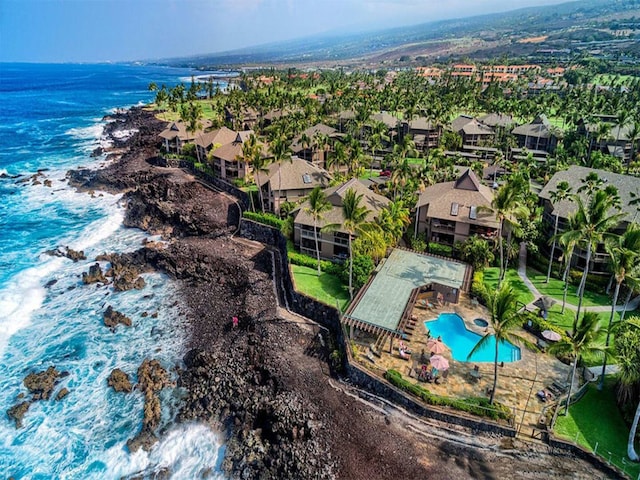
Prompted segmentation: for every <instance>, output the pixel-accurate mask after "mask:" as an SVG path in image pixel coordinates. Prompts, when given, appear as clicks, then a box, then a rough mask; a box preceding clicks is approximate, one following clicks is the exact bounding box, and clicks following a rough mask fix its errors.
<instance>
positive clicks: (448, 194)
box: [417, 169, 498, 228]
mask: <svg viewBox="0 0 640 480" xmlns="http://www.w3.org/2000/svg"><path fill="white" fill-rule="evenodd" d="M492 200H493V190H491V189H490V188H489V187H487V186H486V185H482V184H481V183H480V182H478V178H477V177H476V175H475V174H474V173H473V172H472V171H471V170H470V169H467V170H466V171H465V172H464V173H462V175H461V176H460V177H459V178H458V179H457V180H456V181H455V182H444V183H436V184H435V185H432V186H430V187H428V188H427V189H425V191H424V192H422V194H420V197H419V199H418V204H417V206H418V207H425V206H428V210H427V215H428V216H429V217H430V218H438V219H440V220H450V221H454V222H461V221H464V222H465V223H470V224H473V225H483V226H486V227H491V228H498V222H497V221H496V218H495V215H493V214H492V213H491V212H489V211H486V210H483V209H480V210H477V212H476V217H477V218H476V219H471V218H469V213H470V211H471V207H487V208H488V207H491V201H492ZM454 203H457V204H458V210H457V215H451V210H452V209H451V205H452V204H454Z"/></svg>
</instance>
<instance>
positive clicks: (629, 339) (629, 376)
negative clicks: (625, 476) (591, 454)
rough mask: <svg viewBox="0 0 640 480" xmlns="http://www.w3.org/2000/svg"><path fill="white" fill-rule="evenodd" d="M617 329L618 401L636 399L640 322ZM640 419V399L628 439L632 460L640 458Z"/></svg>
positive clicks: (638, 379)
mask: <svg viewBox="0 0 640 480" xmlns="http://www.w3.org/2000/svg"><path fill="white" fill-rule="evenodd" d="M618 325H622V328H619V329H617V330H616V339H615V354H616V359H617V363H618V367H619V369H620V372H619V376H618V380H619V383H618V403H621V402H622V403H626V402H633V401H634V398H635V397H634V394H635V392H636V388H637V386H638V384H640V348H638V344H637V342H638V341H637V338H638V337H637V330H636V329H638V328H640V324H639V323H637V321H635V322H634V321H630V322H627V323H625V324H618ZM639 421H640V401H638V406H637V407H636V413H635V415H634V417H633V422H632V423H631V429H630V430H629V438H628V441H627V456H628V457H629V459H630V460H632V461H634V462H637V461H638V460H640V458H639V457H638V454H637V453H636V450H635V447H634V443H635V438H636V432H637V430H638V422H639Z"/></svg>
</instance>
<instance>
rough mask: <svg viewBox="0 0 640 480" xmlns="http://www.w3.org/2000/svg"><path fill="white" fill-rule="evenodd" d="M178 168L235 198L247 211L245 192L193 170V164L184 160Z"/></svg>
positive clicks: (247, 195) (247, 196)
mask: <svg viewBox="0 0 640 480" xmlns="http://www.w3.org/2000/svg"><path fill="white" fill-rule="evenodd" d="M167 162H171V161H170V160H169V161H167ZM178 166H179V167H180V168H185V169H187V170H189V171H190V172H191V173H193V174H194V175H195V176H197V177H200V178H202V179H203V180H205V181H206V182H207V183H210V184H211V185H213V186H214V187H216V188H218V189H220V190H222V191H223V192H226V193H228V194H230V195H233V196H234V197H236V199H237V200H238V202H239V203H240V205H241V206H242V209H243V210H247V209H248V208H249V206H250V202H251V200H250V199H249V194H248V193H247V192H244V191H242V190H240V189H239V188H237V187H236V186H235V185H233V184H231V183H229V182H226V181H224V180H222V179H221V178H218V177H214V176H213V175H209V174H208V173H206V172H203V171H202V170H198V169H197V168H195V166H194V165H193V163H191V162H188V161H186V160H179V162H178Z"/></svg>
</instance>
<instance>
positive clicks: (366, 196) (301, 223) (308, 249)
mask: <svg viewBox="0 0 640 480" xmlns="http://www.w3.org/2000/svg"><path fill="white" fill-rule="evenodd" d="M349 190H354V191H355V193H356V194H358V195H360V194H361V195H362V201H361V203H360V204H361V205H363V206H365V207H366V208H367V210H369V213H368V214H367V221H370V222H372V221H374V220H375V218H376V217H377V216H378V215H379V213H380V210H382V209H383V208H384V207H386V206H387V205H388V204H389V199H387V198H386V197H383V196H382V195H378V194H377V193H374V192H372V191H371V190H369V189H368V188H367V187H366V186H364V184H363V183H362V182H360V181H359V180H358V179H357V178H352V179H351V180H349V181H348V182H346V183H343V184H342V185H339V186H337V187H331V188H328V189H326V190H325V191H324V193H325V195H326V197H327V199H328V200H329V202H331V205H332V208H331V210H329V211H327V212H325V213H324V214H323V215H322V219H321V220H319V221H318V224H317V231H316V233H317V235H318V242H319V248H320V256H321V257H322V258H325V259H331V260H333V259H340V260H344V259H345V258H347V256H348V255H349V246H348V245H349V240H348V239H349V236H348V233H347V232H346V231H344V230H342V229H340V228H338V229H337V230H336V231H332V232H323V231H322V230H321V229H322V227H324V226H325V225H340V224H342V222H343V220H344V218H343V216H342V204H343V200H344V196H345V194H346V193H347V191H349ZM308 206H309V204H308V202H304V203H303V204H302V205H300V207H299V209H298V210H297V212H296V214H295V217H294V221H293V232H294V243H295V245H296V246H297V247H298V248H299V249H300V251H301V252H302V253H306V254H308V255H312V256H315V254H316V245H315V234H314V230H313V229H314V221H313V217H312V216H311V215H310V214H309V213H307V212H306V211H305V209H306V208H308Z"/></svg>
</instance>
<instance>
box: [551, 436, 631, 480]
mask: <svg viewBox="0 0 640 480" xmlns="http://www.w3.org/2000/svg"><path fill="white" fill-rule="evenodd" d="M547 443H548V444H549V446H550V447H551V448H557V449H560V450H565V451H569V452H571V453H572V454H573V455H575V456H576V457H578V458H581V459H582V460H586V461H587V462H589V463H590V464H591V465H593V466H594V467H596V468H597V469H598V470H600V471H602V472H605V473H606V474H607V476H609V478H620V479H626V478H628V477H627V476H626V475H625V474H623V473H622V472H621V471H620V470H619V469H618V468H617V467H616V466H615V465H609V464H608V463H607V462H606V461H605V460H604V459H603V458H602V457H599V456H597V455H594V454H593V453H591V452H590V451H588V450H585V449H584V448H582V447H580V446H579V445H576V444H575V443H572V442H565V441H563V440H560V439H558V438H555V437H553V436H552V435H549V438H548V440H547Z"/></svg>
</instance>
